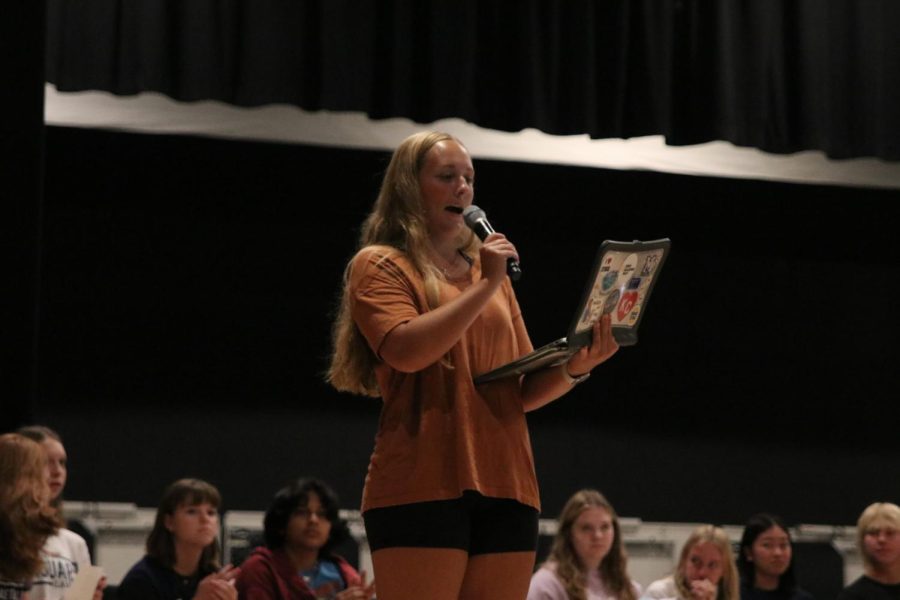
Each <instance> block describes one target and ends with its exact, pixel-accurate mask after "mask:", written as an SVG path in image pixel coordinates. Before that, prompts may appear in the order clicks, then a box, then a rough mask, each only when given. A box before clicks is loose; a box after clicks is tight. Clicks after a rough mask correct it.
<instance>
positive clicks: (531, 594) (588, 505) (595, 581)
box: [528, 490, 641, 600]
mask: <svg viewBox="0 0 900 600" xmlns="http://www.w3.org/2000/svg"><path fill="white" fill-rule="evenodd" d="M558 527H559V528H558V529H557V532H556V538H555V539H554V540H553V547H552V548H551V550H550V555H549V557H548V558H547V560H546V562H544V564H543V565H542V566H541V568H540V569H538V571H537V572H536V573H535V574H534V575H533V576H532V578H531V585H530V587H529V589H528V600H636V599H637V598H638V596H640V594H641V587H640V585H639V584H638V583H636V582H635V581H633V580H632V579H631V577H629V575H628V568H627V567H628V557H627V555H626V553H625V548H624V545H623V542H622V532H621V529H620V527H619V518H618V516H617V515H616V511H615V510H614V509H613V507H612V505H611V504H610V503H609V501H607V499H606V498H604V497H603V495H602V494H601V493H600V492H597V491H595V490H581V491H579V492H576V493H575V494H574V495H573V496H572V497H571V498H569V501H568V502H566V505H565V506H564V507H563V510H562V513H561V514H560V516H559V521H558Z"/></svg>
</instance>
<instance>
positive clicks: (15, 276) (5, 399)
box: [0, 2, 45, 433]
mask: <svg viewBox="0 0 900 600" xmlns="http://www.w3.org/2000/svg"><path fill="white" fill-rule="evenodd" d="M4 10H5V12H4V15H3V16H4V18H2V19H0V72H2V73H3V74H4V83H3V85H2V86H0V203H2V205H3V209H4V210H3V217H2V218H0V256H2V261H0V264H2V269H3V270H2V272H3V297H2V299H0V331H2V332H3V333H2V339H3V343H2V344H0V346H2V349H0V433H3V432H5V431H9V430H12V429H15V428H17V427H19V426H21V425H23V424H25V423H27V422H28V421H29V420H30V419H31V418H32V416H33V408H34V405H35V403H36V396H37V371H36V369H37V362H38V361H37V334H38V317H39V315H38V312H37V306H38V302H39V298H40V285H41V278H40V261H41V211H42V209H43V176H44V172H43V165H44V53H43V47H44V21H45V15H44V5H42V4H41V3H39V2H36V3H35V2H12V3H8V4H7V5H4ZM25 48H28V49H29V50H28V51H27V52H23V49H25Z"/></svg>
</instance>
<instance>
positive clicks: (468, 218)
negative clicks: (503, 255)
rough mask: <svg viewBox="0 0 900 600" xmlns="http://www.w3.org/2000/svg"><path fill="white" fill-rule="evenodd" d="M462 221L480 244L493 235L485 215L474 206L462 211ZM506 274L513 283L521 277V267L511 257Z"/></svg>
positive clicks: (507, 262)
mask: <svg viewBox="0 0 900 600" xmlns="http://www.w3.org/2000/svg"><path fill="white" fill-rule="evenodd" d="M463 220H464V221H465V222H466V225H468V226H469V229H471V230H472V231H474V232H475V235H477V236H478V239H480V240H481V241H482V242H483V241H484V238H486V237H487V236H489V235H491V234H492V233H494V228H493V227H491V224H490V223H489V222H488V220H487V215H486V214H484V211H483V210H481V209H480V208H478V207H477V206H475V205H474V204H472V205H470V206H467V207H466V209H465V210H464V211H463ZM506 274H507V275H509V278H510V279H512V280H513V281H518V280H519V278H520V277H521V276H522V267H520V266H519V261H517V260H516V259H515V258H513V257H509V258H507V259H506Z"/></svg>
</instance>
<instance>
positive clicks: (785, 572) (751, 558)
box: [737, 513, 812, 600]
mask: <svg viewBox="0 0 900 600" xmlns="http://www.w3.org/2000/svg"><path fill="white" fill-rule="evenodd" d="M792 558H793V549H792V547H791V534H790V533H789V532H788V528H787V527H786V526H785V524H784V522H783V521H782V520H781V519H780V518H778V517H777V516H775V515H770V514H768V513H760V514H757V515H753V516H752V517H750V519H749V520H748V521H747V524H746V525H745V526H744V534H743V535H742V536H741V549H740V552H739V553H738V559H737V565H738V571H739V572H740V575H741V600H812V595H811V594H810V593H809V592H807V591H805V590H803V589H801V588H799V587H798V586H797V581H796V576H795V574H794V563H793V560H792Z"/></svg>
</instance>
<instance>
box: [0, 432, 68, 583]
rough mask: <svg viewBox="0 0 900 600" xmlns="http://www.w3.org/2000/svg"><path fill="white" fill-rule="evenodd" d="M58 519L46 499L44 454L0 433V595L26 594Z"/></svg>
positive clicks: (33, 445)
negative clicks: (45, 544)
mask: <svg viewBox="0 0 900 600" xmlns="http://www.w3.org/2000/svg"><path fill="white" fill-rule="evenodd" d="M60 525H61V523H60V520H59V515H58V513H57V511H56V509H55V508H53V506H51V505H50V487H49V485H48V484H47V455H46V453H45V452H44V449H43V448H41V446H40V444H38V443H37V442H35V441H34V440H31V439H28V438H27V437H25V436H22V435H19V434H17V433H5V434H3V435H0V598H2V600H19V599H24V598H27V597H28V589H29V587H30V586H31V580H32V579H33V578H34V576H35V575H37V574H38V573H39V572H40V571H41V568H42V567H43V565H44V562H43V560H42V559H41V548H43V546H44V543H45V542H46V541H47V538H48V537H49V536H51V535H53V534H54V533H55V532H56V530H57V529H58V528H59V526H60Z"/></svg>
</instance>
